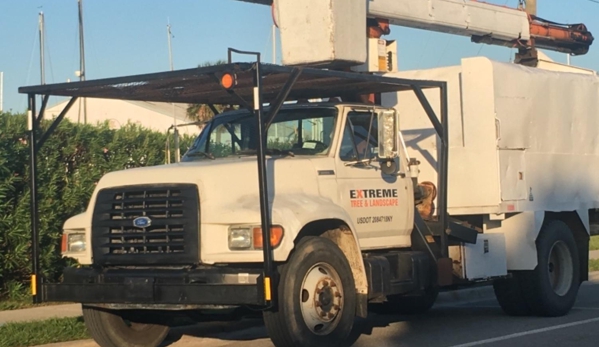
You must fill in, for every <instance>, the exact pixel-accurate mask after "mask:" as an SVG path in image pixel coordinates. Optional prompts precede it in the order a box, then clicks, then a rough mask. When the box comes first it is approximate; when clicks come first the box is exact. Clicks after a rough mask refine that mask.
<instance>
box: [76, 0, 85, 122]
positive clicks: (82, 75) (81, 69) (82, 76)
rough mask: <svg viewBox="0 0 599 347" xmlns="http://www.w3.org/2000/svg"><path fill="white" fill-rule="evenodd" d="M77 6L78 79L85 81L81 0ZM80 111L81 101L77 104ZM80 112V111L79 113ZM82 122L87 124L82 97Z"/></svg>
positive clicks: (78, 0)
mask: <svg viewBox="0 0 599 347" xmlns="http://www.w3.org/2000/svg"><path fill="white" fill-rule="evenodd" d="M77 4H78V7H79V64H80V65H79V80H80V81H85V73H86V71H85V45H84V39H83V0H77ZM79 111H80V112H81V103H80V104H79ZM80 114H81V113H80ZM83 124H87V100H86V99H85V98H83Z"/></svg>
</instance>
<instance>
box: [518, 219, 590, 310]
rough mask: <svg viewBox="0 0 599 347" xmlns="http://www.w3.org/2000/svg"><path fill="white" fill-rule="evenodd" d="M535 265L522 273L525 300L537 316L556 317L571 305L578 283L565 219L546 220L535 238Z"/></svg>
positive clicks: (573, 243) (571, 237) (574, 251)
mask: <svg viewBox="0 0 599 347" xmlns="http://www.w3.org/2000/svg"><path fill="white" fill-rule="evenodd" d="M536 244H537V259H538V264H537V267H536V268H535V269H534V270H533V271H531V272H529V273H528V274H527V276H524V279H523V283H522V284H523V285H524V287H525V288H530V289H531V290H527V291H524V295H525V297H526V300H527V301H528V304H529V305H530V307H531V309H532V310H533V312H534V313H536V314H537V315H540V316H548V317H559V316H563V315H565V314H567V313H568V312H569V311H570V310H571V309H572V306H574V302H575V301H576V297H577V296H578V289H579V287H580V262H579V256H578V248H577V247H576V241H575V240H574V235H573V234H572V231H571V230H570V228H569V227H568V226H567V225H566V223H564V222H562V221H560V220H554V221H551V222H549V223H548V224H547V225H545V226H544V227H543V229H542V230H541V234H540V235H539V237H538V238H537V242H536Z"/></svg>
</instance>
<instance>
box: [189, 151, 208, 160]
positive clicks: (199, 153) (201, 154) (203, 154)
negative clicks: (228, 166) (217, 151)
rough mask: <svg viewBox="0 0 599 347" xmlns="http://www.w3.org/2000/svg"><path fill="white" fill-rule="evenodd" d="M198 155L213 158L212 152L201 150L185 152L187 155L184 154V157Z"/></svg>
mask: <svg viewBox="0 0 599 347" xmlns="http://www.w3.org/2000/svg"><path fill="white" fill-rule="evenodd" d="M199 156H202V157H206V158H208V159H212V160H214V156H213V155H212V154H210V153H206V152H202V151H195V152H192V153H187V155H186V157H190V158H191V157H199Z"/></svg>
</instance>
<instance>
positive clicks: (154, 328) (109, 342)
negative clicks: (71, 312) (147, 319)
mask: <svg viewBox="0 0 599 347" xmlns="http://www.w3.org/2000/svg"><path fill="white" fill-rule="evenodd" d="M83 319H84V320H85V325H86V327H87V330H88V331H89V334H90V335H91V337H92V338H93V339H94V341H96V343H97V344H98V345H100V346H101V347H157V346H159V345H160V344H161V343H162V342H163V341H164V339H165V338H166V336H167V335H168V332H169V327H168V326H164V325H157V324H142V323H130V324H127V322H126V321H125V320H124V319H123V318H122V317H121V316H120V315H119V314H118V311H108V310H101V309H98V308H94V307H87V306H83Z"/></svg>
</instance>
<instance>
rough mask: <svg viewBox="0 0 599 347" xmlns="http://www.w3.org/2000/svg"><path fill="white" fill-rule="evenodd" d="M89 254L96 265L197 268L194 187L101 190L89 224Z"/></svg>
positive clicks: (196, 219) (196, 212)
mask: <svg viewBox="0 0 599 347" xmlns="http://www.w3.org/2000/svg"><path fill="white" fill-rule="evenodd" d="M134 221H135V223H137V224H135V223H134ZM92 249H93V258H94V264H98V265H145V264H153V265H156V264H161V265H162V264H163V265H173V264H196V263H198V261H199V251H198V250H199V198H198V190H197V187H196V186H195V185H191V184H177V185H168V186H166V185H165V186H156V185H152V186H149V185H148V186H126V187H118V188H109V189H103V190H101V191H100V192H99V193H98V196H97V199H96V206H95V209H94V215H93V220H92Z"/></svg>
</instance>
